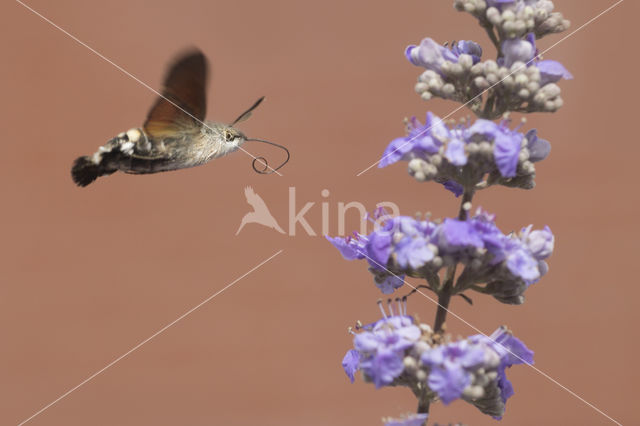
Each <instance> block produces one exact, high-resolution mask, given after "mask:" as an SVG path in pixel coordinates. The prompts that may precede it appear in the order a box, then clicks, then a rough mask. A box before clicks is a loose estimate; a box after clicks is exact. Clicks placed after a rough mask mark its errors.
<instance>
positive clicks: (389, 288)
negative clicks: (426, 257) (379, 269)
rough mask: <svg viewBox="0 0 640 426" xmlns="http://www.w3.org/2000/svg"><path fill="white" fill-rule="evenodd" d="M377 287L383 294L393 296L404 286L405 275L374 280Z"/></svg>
mask: <svg viewBox="0 0 640 426" xmlns="http://www.w3.org/2000/svg"><path fill="white" fill-rule="evenodd" d="M374 281H375V283H376V287H378V288H379V289H380V291H381V292H382V294H391V293H393V292H394V291H396V290H397V289H399V288H400V287H402V285H403V284H404V275H393V274H389V275H386V274H385V275H384V276H383V277H381V278H380V279H378V278H376V279H374Z"/></svg>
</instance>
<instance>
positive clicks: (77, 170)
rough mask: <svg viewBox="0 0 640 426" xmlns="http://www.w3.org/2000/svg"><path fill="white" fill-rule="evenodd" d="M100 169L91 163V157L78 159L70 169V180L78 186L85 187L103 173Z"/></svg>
mask: <svg viewBox="0 0 640 426" xmlns="http://www.w3.org/2000/svg"><path fill="white" fill-rule="evenodd" d="M101 169H102V167H100V165H98V164H96V163H94V162H93V161H91V157H78V158H76V161H74V162H73V166H72V167H71V178H72V179H73V181H74V182H75V183H76V185H78V186H87V185H89V184H90V183H91V182H93V181H94V180H96V179H97V178H98V176H101V175H103V174H105V173H101V171H102V170H101Z"/></svg>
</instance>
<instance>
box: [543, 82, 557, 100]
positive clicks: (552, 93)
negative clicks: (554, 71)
mask: <svg viewBox="0 0 640 426" xmlns="http://www.w3.org/2000/svg"><path fill="white" fill-rule="evenodd" d="M540 91H541V92H543V93H544V94H545V96H546V97H547V98H555V97H556V96H558V95H560V92H561V90H560V86H558V85H557V84H555V83H549V84H545V85H544V86H543V87H542V89H540Z"/></svg>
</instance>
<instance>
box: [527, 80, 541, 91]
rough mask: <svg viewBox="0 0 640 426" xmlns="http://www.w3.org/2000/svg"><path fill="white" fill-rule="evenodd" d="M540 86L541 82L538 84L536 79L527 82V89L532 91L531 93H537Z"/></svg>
mask: <svg viewBox="0 0 640 426" xmlns="http://www.w3.org/2000/svg"><path fill="white" fill-rule="evenodd" d="M539 88H540V84H538V82H536V81H530V82H529V83H528V84H527V89H528V90H529V91H530V92H531V93H535V92H537V91H538V89H539Z"/></svg>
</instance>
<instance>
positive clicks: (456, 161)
mask: <svg viewBox="0 0 640 426" xmlns="http://www.w3.org/2000/svg"><path fill="white" fill-rule="evenodd" d="M444 156H445V157H447V160H449V162H450V163H451V164H453V165H454V166H464V165H465V164H467V156H466V154H465V153H464V142H463V141H461V140H459V139H454V140H452V141H450V142H449V143H448V144H447V150H446V151H445V153H444Z"/></svg>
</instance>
